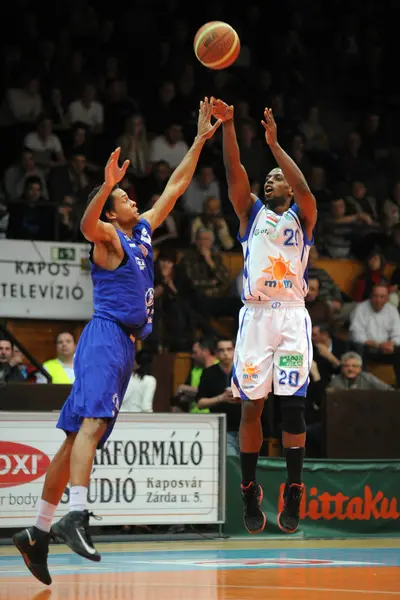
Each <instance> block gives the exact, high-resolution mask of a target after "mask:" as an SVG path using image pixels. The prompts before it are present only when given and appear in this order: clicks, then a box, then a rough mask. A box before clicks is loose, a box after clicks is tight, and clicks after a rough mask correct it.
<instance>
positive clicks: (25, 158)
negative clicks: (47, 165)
mask: <svg viewBox="0 0 400 600" xmlns="http://www.w3.org/2000/svg"><path fill="white" fill-rule="evenodd" d="M33 176H34V177H38V178H39V179H40V181H41V184H42V194H43V197H44V198H48V191H47V185H46V176H45V173H44V171H43V169H41V168H40V167H37V166H36V163H35V158H34V156H33V152H32V150H30V149H29V148H22V151H21V155H20V159H19V161H18V162H15V163H13V164H12V165H10V166H9V167H8V169H6V172H5V173H4V191H5V193H6V194H7V197H8V198H11V199H13V200H16V199H17V198H20V197H21V196H22V193H23V191H24V187H25V181H26V179H27V178H28V177H33Z"/></svg>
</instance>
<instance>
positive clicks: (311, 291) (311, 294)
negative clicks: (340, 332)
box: [305, 277, 333, 325]
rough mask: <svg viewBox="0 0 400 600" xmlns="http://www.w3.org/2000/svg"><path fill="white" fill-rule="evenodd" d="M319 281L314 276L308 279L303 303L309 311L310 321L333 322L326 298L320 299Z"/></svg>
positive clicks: (314, 322)
mask: <svg viewBox="0 0 400 600" xmlns="http://www.w3.org/2000/svg"><path fill="white" fill-rule="evenodd" d="M320 287H321V285H320V282H319V279H317V278H316V277H310V278H309V279H308V293H307V296H306V297H305V305H306V308H307V310H308V312H309V315H310V318H311V322H312V323H313V325H314V324H316V323H327V324H331V323H332V322H333V316H332V309H331V307H330V306H329V304H328V302H327V301H326V300H322V299H321V298H320V295H319V291H320Z"/></svg>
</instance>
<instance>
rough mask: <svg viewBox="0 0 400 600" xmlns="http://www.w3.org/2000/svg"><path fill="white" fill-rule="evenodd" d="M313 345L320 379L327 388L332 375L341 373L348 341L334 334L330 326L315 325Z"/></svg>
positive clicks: (324, 324) (323, 324)
mask: <svg viewBox="0 0 400 600" xmlns="http://www.w3.org/2000/svg"><path fill="white" fill-rule="evenodd" d="M312 344H313V353H314V362H315V363H316V365H317V367H318V372H319V375H320V378H321V380H322V382H323V384H324V386H325V387H326V386H327V385H328V384H329V382H330V380H331V378H332V375H335V374H336V373H338V372H339V367H340V357H341V355H342V354H343V353H344V352H347V350H348V349H349V344H348V342H347V341H345V340H342V339H341V338H339V337H337V336H335V335H333V334H332V332H331V329H330V327H329V325H328V324H326V323H320V324H316V325H313V328H312Z"/></svg>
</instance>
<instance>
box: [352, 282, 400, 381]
mask: <svg viewBox="0 0 400 600" xmlns="http://www.w3.org/2000/svg"><path fill="white" fill-rule="evenodd" d="M388 300H389V290H388V288H387V287H386V286H383V285H379V286H375V287H374V288H373V289H372V294H371V297H370V299H369V300H365V301H364V302H361V304H359V305H358V306H357V307H356V309H355V311H354V313H353V314H352V315H351V318H350V330H349V334H350V339H351V341H352V342H353V343H354V344H355V346H356V348H357V350H358V351H359V352H360V354H361V355H362V357H363V359H364V361H373V362H378V363H383V364H392V365H393V367H394V372H395V375H396V387H397V388H400V314H399V312H398V311H397V310H396V308H395V307H394V306H393V305H391V304H390V303H389V302H388Z"/></svg>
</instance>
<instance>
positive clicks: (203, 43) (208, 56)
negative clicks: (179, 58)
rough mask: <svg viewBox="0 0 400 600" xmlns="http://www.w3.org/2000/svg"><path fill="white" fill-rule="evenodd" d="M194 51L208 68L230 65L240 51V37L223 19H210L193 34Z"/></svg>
mask: <svg viewBox="0 0 400 600" xmlns="http://www.w3.org/2000/svg"><path fill="white" fill-rule="evenodd" d="M193 47H194V53H195V54H196V57H197V58H198V60H199V61H200V62H201V64H202V65H204V66H205V67H208V68H209V69H216V70H219V69H226V68H227V67H230V66H231V65H232V64H233V63H234V62H235V60H236V59H237V57H238V56H239V53H240V39H239V36H238V34H237V33H236V31H235V30H234V29H233V27H231V26H230V25H228V23H224V22H223V21H211V22H210V23H206V24H205V25H203V27H200V29H199V30H198V32H197V33H196V35H195V38H194V42H193Z"/></svg>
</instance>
